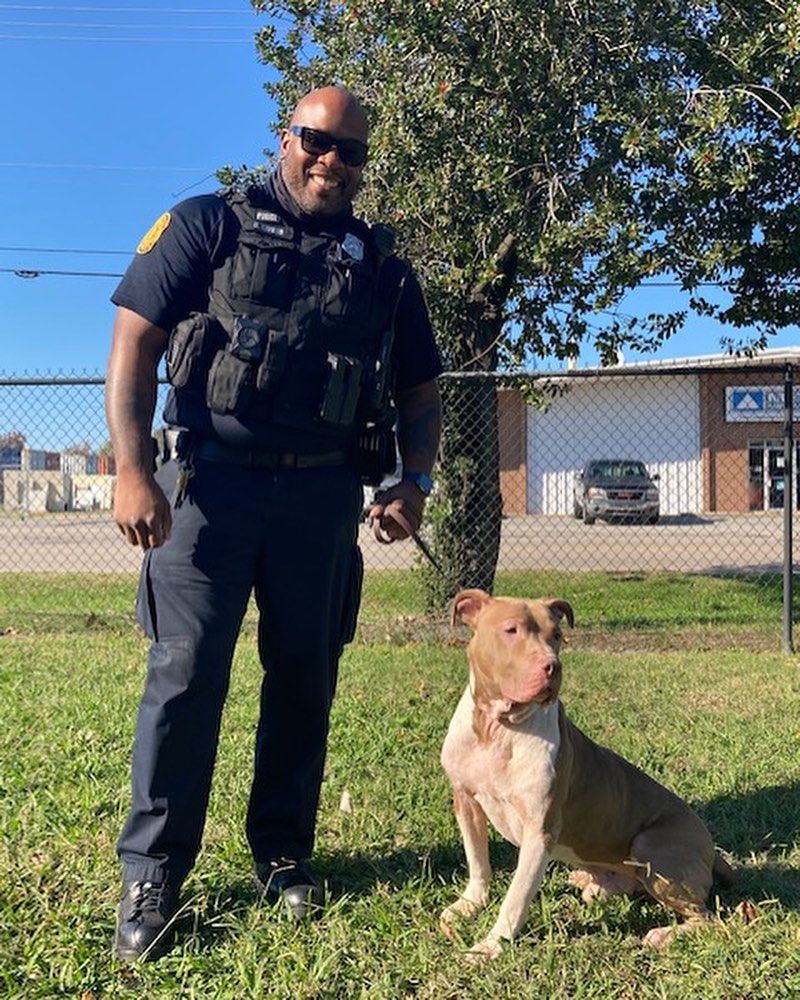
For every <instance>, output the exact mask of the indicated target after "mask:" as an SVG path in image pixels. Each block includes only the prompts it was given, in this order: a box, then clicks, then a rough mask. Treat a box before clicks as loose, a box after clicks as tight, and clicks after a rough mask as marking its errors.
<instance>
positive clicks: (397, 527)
mask: <svg viewBox="0 0 800 1000" xmlns="http://www.w3.org/2000/svg"><path fill="white" fill-rule="evenodd" d="M424 506H425V494H424V493H423V492H422V490H421V489H420V488H419V486H416V485H415V484H414V483H411V482H408V481H407V480H401V481H400V482H399V483H397V484H396V485H394V486H390V487H389V488H388V489H386V490H381V492H380V493H377V494H376V495H375V501H374V503H373V505H372V507H370V510H369V523H370V524H372V525H373V526H376V527H377V528H378V529H379V530H380V531H381V532H382V534H383V535H384V538H383V539H382V540H383V541H387V542H394V541H398V540H399V539H401V538H408V532H407V531H406V529H405V527H404V526H403V524H402V523H401V522H400V521H398V520H397V518H395V517H393V516H392V512H393V511H396V512H397V513H398V514H399V515H400V517H401V518H403V520H404V521H406V522H407V523H408V525H409V527H410V528H411V530H412V532H417V531H419V526H420V525H421V524H422V509H423V507H424Z"/></svg>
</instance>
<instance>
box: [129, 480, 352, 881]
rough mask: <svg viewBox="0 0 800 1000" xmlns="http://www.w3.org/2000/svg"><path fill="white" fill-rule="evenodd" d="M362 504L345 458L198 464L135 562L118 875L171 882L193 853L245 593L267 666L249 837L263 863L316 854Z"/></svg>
mask: <svg viewBox="0 0 800 1000" xmlns="http://www.w3.org/2000/svg"><path fill="white" fill-rule="evenodd" d="M361 505H362V493H361V486H360V483H359V481H358V478H357V476H356V474H355V473H354V472H353V470H352V469H350V468H347V467H343V466H341V467H333V468H310V469H287V470H280V471H273V470H268V469H263V468H251V467H244V466H239V465H232V464H228V463H222V462H208V461H203V460H197V461H196V462H195V466H194V473H193V475H192V477H191V478H190V479H189V483H188V488H187V493H186V497H185V499H184V500H183V502H182V503H181V504H180V505H179V506H178V507H177V509H175V510H173V528H172V535H171V537H170V539H169V540H168V541H167V542H166V543H165V544H164V545H163V546H161V547H160V548H157V549H153V550H151V551H150V552H148V553H147V554H146V556H145V560H144V564H143V567H142V575H141V580H140V585H139V597H138V614H139V619H140V622H141V624H142V626H143V628H144V629H145V632H146V633H147V635H148V636H149V638H150V640H151V645H150V654H149V660H148V672H147V680H146V685H145V690H144V694H143V697H142V700H141V704H140V707H139V714H138V719H137V725H136V735H135V739H134V749H133V764H132V772H133V773H132V792H133V801H132V806H131V810H130V813H129V815H128V818H127V821H126V823H125V825H124V828H123V830H122V833H121V835H120V838H119V842H118V845H117V851H118V854H119V857H120V859H121V861H122V866H123V878H124V880H125V881H133V880H150V881H168V882H171V883H173V884H175V885H180V884H181V882H182V881H183V880H184V878H185V877H186V875H187V874H188V872H189V871H190V869H191V867H192V865H193V864H194V861H195V858H196V856H197V852H198V850H199V848H200V842H201V837H202V832H203V825H204V822H205V814H206V809H207V806H208V800H209V793H210V789H211V779H212V771H213V767H214V761H215V758H216V751H217V741H218V736H219V729H220V719H221V715H222V708H223V703H224V701H225V696H226V694H227V690H228V682H229V676H230V667H231V660H232V658H233V651H234V647H235V644H236V640H237V636H238V633H239V629H240V626H241V622H242V618H243V616H244V613H245V610H246V607H247V604H248V601H249V598H250V595H251V593H253V592H255V597H256V602H257V605H258V609H259V626H258V648H259V654H260V657H261V662H262V665H263V668H264V676H263V683H262V690H261V704H260V717H259V723H258V731H257V737H256V747H255V767H254V774H253V783H252V789H251V795H250V802H249V808H248V813H247V837H248V840H249V843H250V848H251V851H252V854H253V857H254V859H255V860H256V861H267V860H269V859H271V858H277V857H289V858H307V857H309V856H310V854H311V851H312V847H313V842H314V827H315V823H316V813H317V806H318V802H319V793H320V785H321V782H322V773H323V767H324V762H325V749H326V742H327V735H328V719H329V712H330V707H331V702H332V700H333V695H334V691H335V687H336V676H337V668H338V661H339V657H340V655H341V651H342V648H343V646H344V644H345V643H346V642H348V641H349V640H350V639H351V638H352V635H353V630H354V628H355V619H356V614H357V610H358V603H359V600H360V593H361V579H362V561H361V553H360V552H359V550H358V547H357V544H356V540H357V530H358V519H359V514H360V511H361Z"/></svg>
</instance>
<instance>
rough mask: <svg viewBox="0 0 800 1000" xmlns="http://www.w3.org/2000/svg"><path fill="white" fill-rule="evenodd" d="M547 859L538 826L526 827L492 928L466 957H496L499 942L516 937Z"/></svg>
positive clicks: (537, 888) (499, 948) (540, 880)
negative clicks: (510, 877)
mask: <svg viewBox="0 0 800 1000" xmlns="http://www.w3.org/2000/svg"><path fill="white" fill-rule="evenodd" d="M549 860H550V855H549V854H548V852H547V848H546V846H545V841H544V837H543V835H542V831H541V828H540V827H539V826H538V824H537V825H536V826H535V827H526V829H525V831H524V833H523V836H522V844H521V845H520V849H519V859H518V861H517V868H516V871H515V872H514V877H513V879H512V880H511V885H510V886H509V887H508V892H507V893H506V896H505V899H504V900H503V902H502V905H501V906H500V912H499V914H498V915H497V920H496V922H495V925H494V927H492V929H491V930H490V931H489V933H488V934H487V935H486V937H485V938H484V939H483V941H479V942H478V943H477V944H476V945H473V947H472V948H471V949H470V952H469V954H470V957H472V958H473V959H475V960H478V961H480V960H481V959H484V958H497V956H498V955H499V954H500V952H501V951H502V944H501V941H502V940H503V939H504V938H505V939H506V940H508V941H510V940H512V939H513V938H515V937H516V936H517V934H518V933H519V931H520V930H521V929H522V925H523V924H524V923H525V919H526V918H527V916H528V910H529V909H530V905H531V901H532V900H533V897H534V896H535V895H536V893H537V892H538V891H539V886H540V885H541V884H542V879H543V878H544V872H545V868H546V867H547V863H548V861H549Z"/></svg>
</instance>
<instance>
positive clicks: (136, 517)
mask: <svg viewBox="0 0 800 1000" xmlns="http://www.w3.org/2000/svg"><path fill="white" fill-rule="evenodd" d="M167 339H168V335H167V334H166V333H165V332H164V330H162V329H161V328H160V327H158V326H155V325H154V324H153V323H151V322H149V320H146V319H145V318H144V317H143V316H139V315H138V314H137V313H135V312H132V311H131V310H130V309H126V308H124V307H120V308H119V309H118V310H117V315H116V319H115V322H114V334H113V342H112V346H111V354H110V356H109V359H108V367H107V371H106V419H107V421H108V428H109V431H110V433H111V444H112V447H113V449H114V458H115V461H116V466H117V484H116V490H115V493H114V520H115V521H116V522H117V526H118V527H119V530H120V532H121V533H122V535H123V537H124V538H125V539H126V540H127V541H128V542H130V544H131V545H140V546H141V547H142V549H150V548H155V547H157V546H159V545H162V544H163V543H164V542H165V541H166V540H167V538H169V534H170V531H171V528H172V512H171V510H170V505H169V501H168V500H167V498H166V497H165V496H164V493H163V491H162V490H161V488H160V487H159V485H158V483H156V481H155V478H154V476H153V443H152V425H153V414H154V411H155V404H156V392H157V388H158V379H157V370H158V363H159V361H160V360H161V357H162V355H163V354H164V351H165V350H166V346H167Z"/></svg>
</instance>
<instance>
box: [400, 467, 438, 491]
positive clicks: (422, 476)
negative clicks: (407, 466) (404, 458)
mask: <svg viewBox="0 0 800 1000" xmlns="http://www.w3.org/2000/svg"><path fill="white" fill-rule="evenodd" d="M403 479H405V480H406V481H407V482H409V483H414V485H415V486H418V487H419V488H420V489H421V490H422V492H423V493H424V494H425V496H428V494H429V493H430V492H431V490H432V489H433V480H432V479H431V477H430V476H429V475H428V473H427V472H404V473H403Z"/></svg>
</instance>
